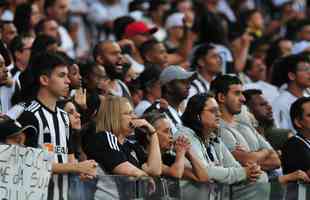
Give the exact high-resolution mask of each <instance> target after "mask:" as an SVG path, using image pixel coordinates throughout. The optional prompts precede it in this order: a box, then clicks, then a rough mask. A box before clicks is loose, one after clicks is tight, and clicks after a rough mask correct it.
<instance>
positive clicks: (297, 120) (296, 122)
mask: <svg viewBox="0 0 310 200" xmlns="http://www.w3.org/2000/svg"><path fill="white" fill-rule="evenodd" d="M294 124H295V126H297V127H298V128H300V129H301V128H302V127H303V125H302V123H301V122H300V120H299V119H298V118H295V119H294Z"/></svg>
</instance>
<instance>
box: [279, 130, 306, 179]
mask: <svg viewBox="0 0 310 200" xmlns="http://www.w3.org/2000/svg"><path fill="white" fill-rule="evenodd" d="M299 136H300V135H299ZM300 138H302V137H300ZM300 138H298V137H296V136H294V137H292V138H290V139H289V140H288V141H287V142H286V143H285V145H284V146H283V148H282V166H283V172H284V174H287V173H291V172H294V171H296V170H303V171H307V170H309V169H310V142H309V141H307V140H306V139H303V138H302V139H303V140H301V139H300Z"/></svg>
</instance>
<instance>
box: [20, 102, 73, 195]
mask: <svg viewBox="0 0 310 200" xmlns="http://www.w3.org/2000/svg"><path fill="white" fill-rule="evenodd" d="M18 121H19V122H20V123H21V124H23V125H24V126H25V125H29V124H31V125H33V126H35V127H36V128H37V130H38V137H37V138H36V139H37V144H38V147H40V148H45V149H48V151H50V152H53V153H54V158H53V161H54V162H56V163H67V162H68V145H67V144H68V141H69V136H70V126H69V118H68V115H67V113H66V112H65V111H63V110H61V109H60V108H58V107H56V109H55V111H51V110H50V109H49V108H47V107H46V106H44V105H43V104H42V103H40V102H39V101H38V100H34V101H32V102H31V103H29V104H27V105H26V107H25V110H24V112H23V113H22V114H21V116H20V117H19V118H18ZM48 199H49V200H50V199H51V200H67V199H68V175H67V174H57V175H53V177H52V180H51V181H50V185H49V193H48Z"/></svg>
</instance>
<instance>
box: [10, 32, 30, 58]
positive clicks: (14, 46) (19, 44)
mask: <svg viewBox="0 0 310 200" xmlns="http://www.w3.org/2000/svg"><path fill="white" fill-rule="evenodd" d="M30 37H31V36H30V35H29V34H20V35H17V36H15V37H14V38H13V40H12V41H11V43H10V45H9V49H10V51H11V54H12V56H13V59H14V60H15V59H16V58H15V54H14V53H15V52H16V51H22V50H23V48H24V41H23V40H24V39H25V38H30Z"/></svg>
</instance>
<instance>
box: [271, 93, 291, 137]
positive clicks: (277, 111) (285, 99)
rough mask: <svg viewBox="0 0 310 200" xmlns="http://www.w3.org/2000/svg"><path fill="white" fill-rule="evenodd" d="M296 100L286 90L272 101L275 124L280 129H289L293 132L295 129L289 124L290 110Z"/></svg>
mask: <svg viewBox="0 0 310 200" xmlns="http://www.w3.org/2000/svg"><path fill="white" fill-rule="evenodd" d="M296 100H297V97H296V96H294V95H292V94H291V93H290V92H288V91H287V90H285V91H283V92H281V93H280V95H279V96H278V97H277V98H276V99H275V100H274V101H273V103H272V109H273V114H274V118H275V121H276V124H277V125H278V126H279V127H280V128H287V129H291V130H293V131H294V132H296V131H295V129H294V127H293V124H292V122H291V117H290V108H291V105H292V103H293V102H294V101H296Z"/></svg>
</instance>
